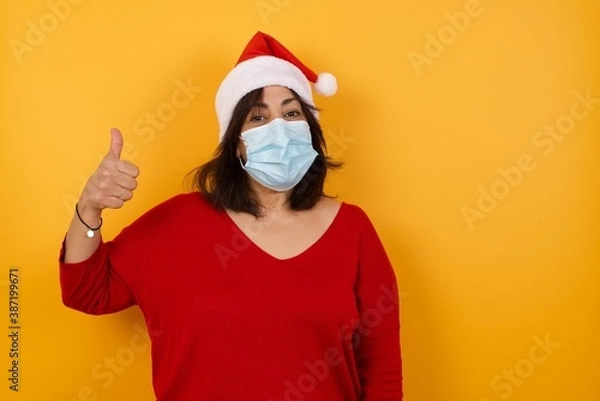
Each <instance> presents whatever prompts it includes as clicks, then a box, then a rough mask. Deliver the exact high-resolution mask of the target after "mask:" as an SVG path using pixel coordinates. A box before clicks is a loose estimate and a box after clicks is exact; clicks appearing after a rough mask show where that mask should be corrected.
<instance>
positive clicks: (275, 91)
mask: <svg viewBox="0 0 600 401" xmlns="http://www.w3.org/2000/svg"><path fill="white" fill-rule="evenodd" d="M290 98H294V94H293V93H292V91H291V90H290V89H288V88H286V87H285V86H279V85H273V86H265V87H264V88H263V91H262V96H261V97H260V101H261V102H264V103H281V101H283V100H285V99H290Z"/></svg>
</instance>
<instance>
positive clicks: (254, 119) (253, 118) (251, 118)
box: [250, 114, 265, 122]
mask: <svg viewBox="0 0 600 401" xmlns="http://www.w3.org/2000/svg"><path fill="white" fill-rule="evenodd" d="M264 119H265V116H263V115H260V114H255V115H253V116H252V117H250V121H252V122H254V121H257V122H258V121H262V120H264Z"/></svg>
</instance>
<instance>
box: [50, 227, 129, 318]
mask: <svg viewBox="0 0 600 401" xmlns="http://www.w3.org/2000/svg"><path fill="white" fill-rule="evenodd" d="M126 238H127V229H125V230H124V231H123V232H122V233H121V234H120V235H119V236H117V238H115V240H114V241H109V242H106V243H105V242H104V241H101V242H100V245H99V246H98V248H97V249H96V251H94V253H93V254H92V255H90V257H89V258H88V259H86V260H84V261H82V262H79V263H65V261H64V255H65V250H66V244H65V241H64V240H63V243H62V247H61V250H60V255H59V260H58V262H59V276H60V287H61V294H62V301H63V304H64V305H65V306H67V307H69V308H72V309H75V310H78V311H81V312H84V313H88V314H91V315H101V314H107V313H113V312H118V311H121V310H123V309H126V308H128V307H130V306H133V305H135V304H136V300H135V299H134V297H133V295H132V293H131V288H130V286H131V282H132V281H133V274H132V273H133V271H134V270H136V269H137V261H136V258H135V257H133V254H134V250H133V246H132V245H131V244H130V243H128V241H127V239H126Z"/></svg>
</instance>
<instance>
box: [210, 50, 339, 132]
mask: <svg viewBox="0 0 600 401" xmlns="http://www.w3.org/2000/svg"><path fill="white" fill-rule="evenodd" d="M334 81H335V78H334ZM271 85H281V86H285V87H286V88H290V89H292V90H294V91H295V92H296V93H298V95H300V97H302V98H303V99H304V100H305V101H306V102H308V103H309V104H311V105H313V106H314V102H313V98H312V91H311V87H310V82H309V81H308V79H307V78H306V76H305V75H304V74H303V73H302V71H301V70H300V69H299V68H298V67H296V66H295V65H294V64H292V63H290V62H288V61H285V60H283V59H280V58H277V57H274V56H257V57H254V58H252V59H249V60H246V61H242V62H241V63H239V64H238V65H236V66H235V68H233V70H231V71H230V72H229V74H227V77H225V79H224V80H223V82H221V85H220V86H219V89H218V91H217V96H216V101H215V106H216V110H217V118H218V120H219V142H221V140H222V139H223V135H225V131H227V127H228V126H229V123H230V122H231V117H232V115H233V110H234V109H235V106H236V105H237V104H238V102H239V101H240V99H241V98H242V97H244V96H245V95H247V94H248V93H250V92H252V91H253V90H255V89H258V88H264V87H265V86H271ZM326 87H327V88H330V85H329V84H327V85H326ZM314 114H315V116H317V117H318V113H316V112H314Z"/></svg>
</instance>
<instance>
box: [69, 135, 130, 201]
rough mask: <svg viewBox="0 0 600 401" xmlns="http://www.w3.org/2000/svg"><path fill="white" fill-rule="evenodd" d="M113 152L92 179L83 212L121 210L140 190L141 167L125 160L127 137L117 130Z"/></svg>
mask: <svg viewBox="0 0 600 401" xmlns="http://www.w3.org/2000/svg"><path fill="white" fill-rule="evenodd" d="M110 135H111V140H110V148H109V151H108V153H107V154H106V156H104V158H103V159H102V161H101V162H100V165H98V168H97V169H96V171H95V172H94V174H92V176H91V177H90V178H89V179H88V181H87V183H86V184H85V187H84V189H83V192H82V194H81V197H80V199H79V203H80V205H81V207H82V208H85V209H88V210H90V209H91V210H95V211H97V212H100V211H101V210H102V209H106V208H111V209H119V208H120V207H122V206H123V204H125V202H127V201H128V200H130V199H131V198H132V197H133V190H135V188H136V187H137V180H136V177H137V176H138V175H139V173H140V171H139V169H138V168H137V166H136V165H135V164H133V163H131V162H128V161H126V160H121V150H122V149H123V135H122V134H121V131H119V130H118V129H116V128H112V129H111V130H110Z"/></svg>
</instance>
